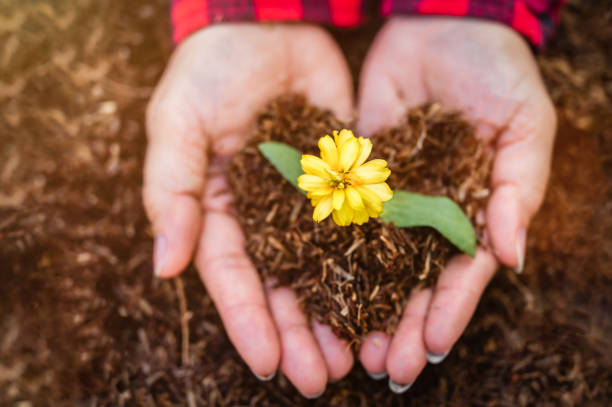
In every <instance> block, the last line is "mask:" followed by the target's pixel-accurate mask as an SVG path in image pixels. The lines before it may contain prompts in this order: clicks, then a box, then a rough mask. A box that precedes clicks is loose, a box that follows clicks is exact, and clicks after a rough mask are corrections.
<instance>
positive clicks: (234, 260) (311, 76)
mask: <svg viewBox="0 0 612 407" xmlns="http://www.w3.org/2000/svg"><path fill="white" fill-rule="evenodd" d="M271 45H273V46H271ZM351 83H352V82H351V77H350V73H349V71H348V68H347V66H346V63H345V61H344V59H343V57H342V53H341V51H340V50H339V49H338V47H337V45H336V44H335V43H334V41H333V40H332V39H331V37H330V36H329V35H328V34H327V33H325V32H324V31H323V30H322V29H320V28H317V27H313V26H308V25H290V26H289V25H264V24H223V25H216V26H212V27H209V28H207V29H205V30H200V31H198V32H197V33H195V34H194V35H192V36H190V37H189V38H188V39H186V40H185V41H184V42H183V43H181V44H180V46H179V47H178V48H177V50H176V51H175V53H174V55H173V56H172V59H171V60H170V62H169V64H168V67H167V69H166V72H165V74H164V75H163V78H162V79H161V81H160V83H159V85H158V86H157V88H156V90H155V93H154V95H153V98H152V100H151V102H150V105H149V107H148V111H147V130H148V137H149V144H148V150H147V157H146V163H145V174H144V191H143V194H144V202H145V207H146V210H147V213H148V215H149V218H150V219H151V221H152V224H153V229H154V232H155V235H156V242H155V254H154V263H155V272H156V275H158V276H159V277H164V278H167V277H173V276H176V275H177V274H179V273H180V272H181V271H182V270H183V269H184V268H185V267H186V266H187V264H188V262H189V261H190V260H191V259H192V258H194V257H195V264H196V266H197V269H198V271H199V273H200V276H201V278H202V281H203V282H204V284H205V286H206V288H207V290H208V292H209V294H210V296H211V297H212V299H213V301H214V302H215V305H216V307H217V309H218V311H219V314H220V315H221V318H222V319H223V323H224V325H225V329H226V331H227V333H228V335H229V337H230V339H231V341H232V343H233V344H234V346H235V347H236V349H237V350H238V352H239V353H240V356H241V357H242V358H243V359H244V361H245V362H246V363H247V364H248V365H249V367H250V368H251V370H252V371H253V372H254V373H255V374H256V375H258V376H260V377H267V376H270V375H271V374H273V373H274V372H276V370H277V369H279V368H280V369H282V371H283V372H284V373H285V375H286V376H287V377H288V378H289V380H290V381H291V382H292V383H293V384H294V385H295V386H296V388H297V389H298V390H299V391H300V392H302V394H304V395H305V396H307V397H313V396H316V395H318V394H320V393H321V392H323V391H324V389H325V386H326V383H327V381H328V379H339V378H341V377H343V376H344V375H345V374H346V373H348V371H349V370H350V369H351V367H352V365H353V356H352V354H351V352H350V351H349V349H348V346H347V345H346V343H345V342H343V341H340V340H339V339H338V338H336V337H335V336H334V335H333V334H332V333H331V331H330V330H329V328H326V327H322V326H318V325H315V327H314V330H313V331H311V329H310V324H308V321H307V320H306V317H305V316H304V315H303V313H302V312H301V310H300V308H299V306H298V303H297V300H296V297H295V294H294V293H293V292H292V291H291V290H288V289H286V288H280V289H275V290H272V289H268V290H266V289H265V288H264V284H263V283H262V282H261V281H260V279H259V276H258V274H257V272H256V270H255V269H254V267H253V265H252V264H251V262H250V260H249V258H248V257H247V254H246V252H245V251H244V248H243V241H244V236H243V234H242V231H241V229H240V227H239V225H238V223H237V221H236V220H235V219H234V217H233V216H232V215H231V213H230V212H229V204H230V202H231V199H232V198H231V196H229V193H228V192H227V180H226V178H225V174H224V172H223V171H222V169H221V166H220V164H221V163H222V162H223V161H225V160H227V159H228V158H229V157H230V156H231V155H232V154H234V153H236V152H238V151H239V150H240V148H241V147H242V146H243V144H244V142H245V140H246V138H247V136H248V134H249V130H250V127H251V125H252V124H253V121H254V119H255V114H256V113H257V112H258V111H259V110H260V109H261V108H263V107H264V106H265V104H267V103H268V102H269V101H270V100H272V99H274V98H275V97H277V96H280V95H282V94H286V93H303V94H305V95H306V96H307V97H308V99H309V100H310V102H311V103H314V104H316V105H320V106H324V107H327V108H330V109H332V110H333V111H334V113H336V114H337V115H338V117H340V118H344V119H348V118H349V117H350V116H351V115H352V114H353V94H352V86H351Z"/></svg>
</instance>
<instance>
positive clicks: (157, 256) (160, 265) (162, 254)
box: [153, 235, 168, 277]
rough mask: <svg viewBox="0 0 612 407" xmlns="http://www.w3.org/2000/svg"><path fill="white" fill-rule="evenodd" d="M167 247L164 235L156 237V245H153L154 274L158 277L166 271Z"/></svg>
mask: <svg viewBox="0 0 612 407" xmlns="http://www.w3.org/2000/svg"><path fill="white" fill-rule="evenodd" d="M167 247H168V242H167V240H166V237H165V236H164V235H158V236H155V243H154V244H153V273H155V275H156V276H158V277H159V276H160V275H161V273H162V272H163V271H164V265H165V263H166V249H167Z"/></svg>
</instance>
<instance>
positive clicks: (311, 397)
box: [304, 389, 325, 400]
mask: <svg viewBox="0 0 612 407" xmlns="http://www.w3.org/2000/svg"><path fill="white" fill-rule="evenodd" d="M323 393H325V389H323V390H321V392H320V393H318V394H314V395H312V396H307V395H304V397H306V398H307V399H308V400H314V399H318V398H319V397H321V396H322V395H323Z"/></svg>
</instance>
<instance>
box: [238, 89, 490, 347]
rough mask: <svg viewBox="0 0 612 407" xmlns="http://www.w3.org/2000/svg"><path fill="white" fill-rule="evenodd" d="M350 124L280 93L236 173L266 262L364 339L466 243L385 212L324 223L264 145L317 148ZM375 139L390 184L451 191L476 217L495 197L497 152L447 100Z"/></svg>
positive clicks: (255, 253) (269, 275)
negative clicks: (394, 221) (352, 221)
mask: <svg viewBox="0 0 612 407" xmlns="http://www.w3.org/2000/svg"><path fill="white" fill-rule="evenodd" d="M345 126H346V125H344V124H342V123H339V122H338V121H337V120H335V119H334V118H333V116H332V114H331V113H329V112H325V111H322V110H320V109H317V108H315V107H312V106H308V105H307V104H306V103H305V100H304V99H303V98H301V97H286V98H282V99H280V100H277V101H275V102H274V103H272V104H271V105H270V106H269V107H268V108H267V109H266V110H265V111H264V112H263V113H262V114H261V116H260V117H259V119H258V121H257V126H256V129H255V132H254V135H253V138H252V139H251V140H250V141H249V143H248V144H247V146H246V147H245V148H244V150H243V151H242V152H241V153H240V154H238V155H236V156H235V157H234V159H233V161H232V165H231V168H230V177H229V179H230V180H231V181H232V191H233V193H234V196H235V198H236V199H235V207H236V213H237V214H238V219H239V220H240V223H241V225H242V227H243V229H244V231H245V234H246V236H247V241H246V247H247V251H248V253H249V255H250V256H251V259H252V260H253V262H254V264H255V266H256V267H257V269H258V270H259V272H260V273H261V274H262V275H263V277H264V278H265V279H271V280H273V281H276V282H277V283H278V284H279V285H287V286H290V287H292V288H293V289H294V290H295V291H296V292H297V294H298V297H299V298H300V300H301V301H302V302H303V306H304V309H305V311H306V313H307V314H308V315H309V316H310V317H312V318H316V319H317V320H319V321H320V322H323V323H325V324H328V325H330V326H331V327H332V328H333V329H334V331H335V332H336V333H338V334H339V335H340V336H341V337H344V338H347V339H349V340H350V341H351V342H352V343H354V344H359V343H360V342H361V339H362V338H363V336H364V335H366V334H367V333H368V332H370V331H374V330H377V331H386V332H389V333H392V332H393V331H394V330H395V327H396V325H397V322H398V321H399V318H400V317H401V314H402V311H403V309H404V306H405V303H406V301H407V299H408V298H409V296H410V293H411V291H412V290H413V289H414V288H415V287H416V286H417V285H419V286H421V285H424V286H431V285H433V284H434V283H435V281H436V280H437V277H438V275H439V273H440V271H441V270H442V268H443V267H444V265H445V264H446V262H447V261H448V259H449V258H450V256H452V255H454V254H457V253H458V251H457V250H456V249H455V248H454V247H453V246H452V244H450V243H449V242H448V241H447V240H446V239H444V238H443V237H442V236H441V235H440V234H439V233H437V232H436V231H435V230H433V229H430V228H413V229H400V228H397V227H395V226H394V225H388V224H385V223H384V222H382V221H381V220H378V219H372V220H370V222H368V223H366V224H365V225H362V226H357V225H351V226H349V227H343V228H341V227H338V226H337V225H336V224H335V223H334V222H333V221H332V220H331V219H326V220H325V221H323V222H321V223H320V224H316V223H315V222H314V221H313V220H312V207H311V205H310V204H309V203H308V200H306V198H305V197H304V195H302V194H301V193H300V192H299V191H298V190H297V189H296V188H295V187H293V186H292V185H291V184H290V183H289V182H287V181H286V180H284V179H283V177H282V176H281V175H280V174H279V172H278V171H277V170H276V169H275V168H274V167H273V166H272V165H271V164H270V163H269V162H268V161H267V160H266V159H265V158H264V157H263V156H262V155H261V154H260V153H259V151H258V150H257V145H258V144H259V143H261V142H262V141H280V142H283V143H286V144H289V145H292V146H293V147H295V148H297V149H298V150H299V151H301V152H303V153H305V154H315V155H318V148H317V141H318V139H319V137H322V136H323V135H325V134H327V133H329V134H331V130H333V129H337V130H339V129H342V128H344V127H345ZM372 141H373V144H374V148H373V150H372V155H371V158H372V159H373V158H383V159H385V160H387V162H388V164H389V168H390V169H391V177H390V178H389V180H388V182H389V185H391V188H393V189H397V190H400V189H401V190H409V191H413V192H419V193H424V194H427V195H441V196H448V197H449V198H451V199H453V200H455V202H457V203H459V205H460V206H461V207H462V209H463V210H464V212H465V213H466V214H467V215H468V217H470V219H471V221H472V223H476V214H477V212H478V211H479V210H483V209H484V207H485V205H486V202H487V199H486V198H487V196H488V189H487V186H488V181H489V178H488V176H489V172H490V169H491V155H490V154H487V152H486V151H485V148H484V145H483V143H482V142H480V141H479V140H478V139H477V138H476V137H475V131H474V128H473V127H472V126H471V125H470V124H469V123H467V122H466V121H465V120H463V119H461V117H460V116H459V115H458V114H455V113H451V112H445V111H444V110H443V109H442V108H441V107H440V106H439V105H431V106H426V107H423V108H417V109H414V110H412V111H410V112H409V113H408V114H407V115H406V118H405V120H404V121H403V123H402V124H400V125H399V126H398V127H397V128H394V129H389V130H386V131H383V132H380V133H379V134H376V135H374V136H373V137H372ZM481 218H482V217H481ZM483 228H484V225H483V224H480V225H478V231H479V232H481V231H482V230H483Z"/></svg>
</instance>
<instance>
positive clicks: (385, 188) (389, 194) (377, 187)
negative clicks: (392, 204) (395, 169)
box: [363, 182, 393, 202]
mask: <svg viewBox="0 0 612 407" xmlns="http://www.w3.org/2000/svg"><path fill="white" fill-rule="evenodd" d="M363 187H364V188H367V189H369V190H370V191H372V192H374V193H375V194H376V195H378V197H379V198H380V199H381V200H382V201H383V202H387V201H389V200H391V198H393V191H392V190H391V188H389V185H388V184H387V183H386V182H381V183H379V184H365V185H363Z"/></svg>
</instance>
